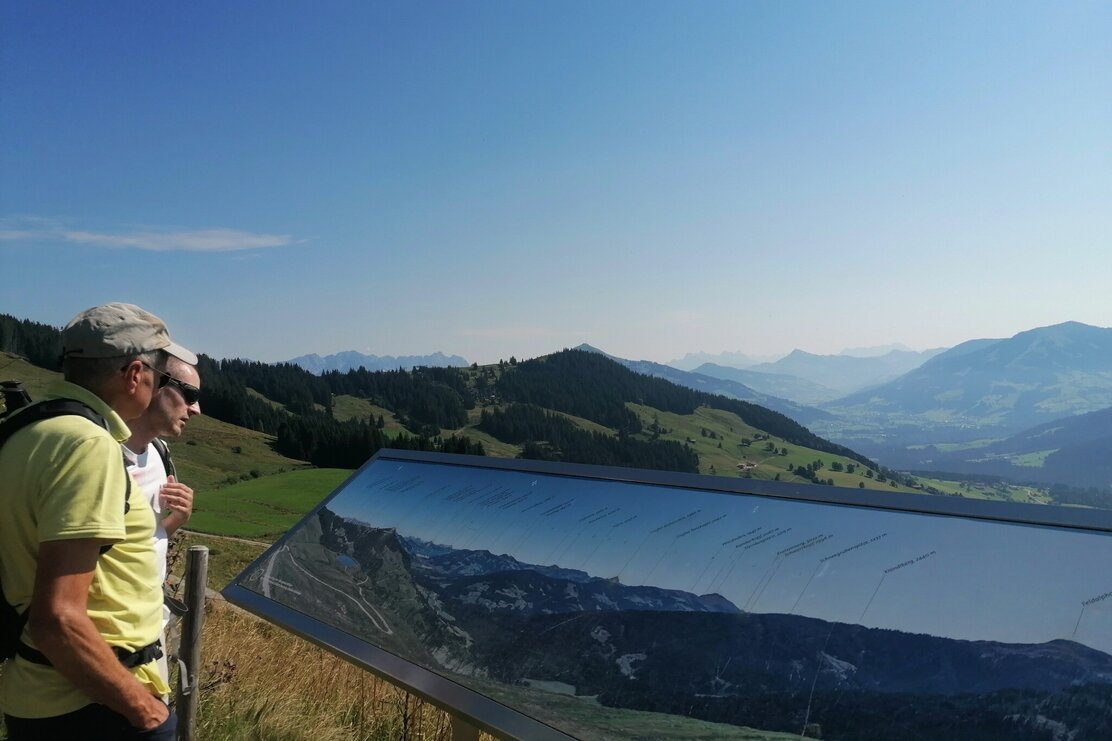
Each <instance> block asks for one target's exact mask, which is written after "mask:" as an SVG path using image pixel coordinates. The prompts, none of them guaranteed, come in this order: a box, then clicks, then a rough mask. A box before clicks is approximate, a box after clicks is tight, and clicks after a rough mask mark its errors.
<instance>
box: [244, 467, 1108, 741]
mask: <svg viewBox="0 0 1112 741" xmlns="http://www.w3.org/2000/svg"><path fill="white" fill-rule="evenodd" d="M380 460H394V461H399V462H402V461H409V462H417V463H434V464H441V465H450V466H458V467H463V468H480V469H488V470H491V469H493V470H504V471H515V472H519V473H537V474H548V475H555V476H561V477H564V478H582V479H591V480H595V481H616V482H626V483H631V484H642V485H649V486H662V487H670V488H684V489H700V490H703V491H711V492H719V493H723V494H743V495H749V496H759V497H769V498H773V499H786V500H795V501H801V502H813V503H816V504H828V505H837V506H845V507H859V508H863V509H871V510H877V509H879V510H887V511H893V512H906V513H908V514H923V515H938V516H946V517H958V518H964V519H976V520H987V521H994V522H1002V523H1011V524H1016V525H1028V526H1036V527H1053V528H1065V529H1071V530H1084V531H1095V532H1102V533H1112V511H1108V510H1092V509H1083V508H1078V507H1049V506H1046V505H1038V504H1023V503H1018V502H1015V503H1012V502H991V501H984V500H974V499H964V498H961V497H946V496H930V495H925V494H908V493H904V492H887V491H881V490H876V489H846V488H840V487H831V486H821V485H817V484H791V483H785V482H779V481H760V480H755V479H740V478H738V479H735V478H725V477H721V476H704V475H699V474H687V473H674V472H668V471H649V470H644V469H632V468H617V467H613V466H589V465H582V464H573V463H553V462H550V461H529V460H519V459H506V458H487V457H480V456H468V455H456V454H450V453H425V452H414V451H406V450H387V449H383V450H380V451H379V452H378V453H376V454H375V455H374V456H373V457H372V458H371V459H370V460H368V461H367V462H366V463H365V464H364V465H363V466H362V467H361V468H360V469H359V470H358V471H355V472H354V473H353V474H352V475H351V476H349V477H348V478H347V479H346V480H345V481H344V483H343V484H341V485H340V486H339V487H337V488H336V490H335V491H333V492H332V494H330V495H329V496H328V497H326V498H325V499H324V500H323V501H322V502H321V503H320V504H319V505H317V506H316V507H314V508H313V509H312V510H311V511H310V512H309V513H307V514H306V515H305V517H303V518H302V519H301V520H300V521H298V523H297V524H296V525H295V526H293V527H292V528H290V530H289V531H288V532H287V534H286V535H283V536H282V537H281V538H280V539H279V540H278V541H276V542H275V543H274V545H272V546H271V547H270V548H269V549H267V551H266V552H265V553H264V554H263V555H262V556H260V557H259V558H258V559H256V561H255V562H253V563H252V565H251V566H249V567H248V568H247V569H245V570H244V572H243V574H246V573H247V572H248V571H250V570H251V568H252V567H253V566H254V564H255V563H258V562H260V561H262V560H263V559H265V558H267V557H269V556H270V554H271V553H272V552H273V551H274V550H275V549H277V548H280V547H282V546H283V545H284V544H285V542H286V540H288V539H289V538H290V537H291V534H292V533H293V532H294V531H296V530H297V529H299V528H300V527H301V526H302V525H304V524H305V522H306V521H307V520H308V519H309V518H311V517H313V516H314V515H315V514H316V512H317V511H318V510H319V509H320V507H321V506H324V505H326V504H327V503H328V502H330V501H331V500H332V499H334V498H335V497H336V496H337V495H339V494H340V492H342V491H343V490H344V489H345V488H346V487H347V485H348V484H349V483H350V482H351V481H352V480H353V479H355V478H356V477H357V476H358V475H359V474H360V473H361V472H362V471H363V470H364V469H365V468H367V467H368V466H370V465H371V464H373V463H375V462H376V461H380ZM243 574H240V576H239V577H236V579H235V580H233V582H232V583H231V584H230V585H229V586H228V587H226V588H225V589H224V592H223V594H224V596H225V597H226V598H227V599H228V601H229V602H231V603H233V604H235V605H238V606H239V607H242V608H244V609H245V610H247V611H249V612H252V613H254V614H256V615H259V616H260V617H263V618H265V619H267V620H269V621H271V622H274V623H277V624H279V625H281V626H283V627H284V628H286V629H287V630H289V631H290V632H292V633H294V634H296V635H298V636H301V637H302V638H305V639H307V640H309V641H311V642H313V643H315V644H317V645H318V646H321V647H322V648H325V649H328V650H329V651H331V652H333V653H335V654H337V655H338V656H340V657H341V658H344V659H346V660H347V661H350V662H352V663H354V664H356V665H358V666H360V667H363V668H366V669H368V670H369V671H371V672H373V673H375V674H377V675H378V676H380V677H382V678H384V679H386V680H388V681H390V682H392V683H394V684H396V685H398V686H400V687H402V688H403V689H405V690H406V691H408V692H410V693H412V694H414V695H417V696H419V697H421V698H423V699H424V700H426V701H428V702H430V703H432V704H433V705H436V706H438V707H440V708H442V709H444V710H446V711H447V712H449V713H451V714H452V715H453V716H455V717H458V718H461V719H463V720H464V721H466V722H467V723H469V724H471V725H473V726H476V727H478V728H480V729H482V730H484V731H486V732H487V733H490V734H492V735H494V736H497V737H500V738H510V739H537V740H538V741H549V740H550V739H551V740H553V741H555V740H557V739H569V738H571V737H570V736H568V735H566V734H564V733H562V732H561V731H558V730H556V729H554V728H552V727H551V726H548V725H546V724H544V723H541V722H540V721H538V720H536V719H534V718H531V717H529V716H527V715H524V714H523V713H520V712H518V711H517V710H514V709H512V708H509V707H507V706H505V705H503V704H501V703H499V702H497V701H495V700H493V699H491V698H489V697H486V696H485V695H482V694H480V693H479V692H476V691H474V690H471V689H469V688H467V687H464V686H463V685H460V684H458V683H456V682H454V681H452V680H450V679H447V678H445V677H443V676H441V675H439V674H437V673H435V672H433V671H430V670H428V669H425V668H424V667H421V666H418V665H417V664H414V663H412V662H410V661H407V660H406V659H403V658H401V657H399V656H397V655H395V654H392V653H390V652H388V651H385V650H383V649H380V648H377V647H376V646H372V645H370V644H369V643H366V642H365V641H362V640H360V639H358V638H356V637H354V636H352V635H350V634H348V633H345V632H343V631H341V630H338V629H336V628H334V627H332V626H330V625H327V624H325V623H322V622H320V621H319V620H316V619H314V618H311V617H309V616H307V615H305V614H303V613H300V612H297V611H296V610H293V609H291V608H289V607H286V606H285V605H282V604H280V603H278V602H275V601H273V600H270V599H267V598H265V597H263V596H262V595H260V594H257V593H256V592H253V591H251V590H249V589H246V588H245V587H242V586H240V584H239V579H240V578H241V577H242V576H243Z"/></svg>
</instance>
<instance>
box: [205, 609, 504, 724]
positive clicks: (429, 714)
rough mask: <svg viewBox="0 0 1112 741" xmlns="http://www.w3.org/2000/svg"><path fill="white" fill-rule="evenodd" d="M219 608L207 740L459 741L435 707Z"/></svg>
mask: <svg viewBox="0 0 1112 741" xmlns="http://www.w3.org/2000/svg"><path fill="white" fill-rule="evenodd" d="M218 605H219V603H210V606H209V609H208V610H207V616H206V619H205V628H204V638H203V640H204V643H203V644H202V645H203V655H204V657H205V658H204V661H203V663H204V665H205V666H204V668H203V669H204V670H203V672H202V675H201V686H202V695H201V704H200V711H199V715H200V717H199V720H198V725H197V731H198V737H199V738H202V739H206V740H208V739H211V740H212V741H217V740H221V741H223V740H228V741H231V739H237V740H238V739H258V740H259V741H264V740H265V741H288V740H293V739H313V740H314V741H318V740H319V741H333V740H335V741H341V740H342V741H350V740H354V739H374V740H376V741H377V740H379V739H381V740H382V741H448V740H449V739H450V738H451V735H452V733H451V724H450V719H449V717H448V715H447V714H445V713H444V712H442V711H441V710H439V709H437V708H436V707H434V706H433V705H430V704H428V703H426V702H423V701H421V700H420V699H418V698H416V697H413V696H412V695H409V694H407V693H406V692H404V691H402V690H400V689H398V688H397V687H395V686H393V685H392V684H390V683H388V682H386V681H383V680H380V679H378V678H376V677H374V676H373V675H371V674H369V673H367V672H365V671H363V670H361V669H359V668H358V667H355V666H353V665H352V664H349V663H347V662H346V661H343V660H341V659H339V658H338V657H336V656H334V655H332V654H330V653H328V652H327V651H324V650H323V649H320V648H317V647H316V646H314V645H313V644H311V643H309V642H307V641H304V640H301V639H299V638H297V637H295V636H293V635H291V634H289V633H287V632H285V631H284V630H282V629H280V628H277V627H275V626H273V625H270V624H268V623H266V622H263V621H261V620H258V619H256V618H254V617H252V616H250V615H247V614H244V613H241V612H239V611H238V610H235V609H233V608H231V607H228V606H218ZM484 738H488V739H489V738H490V737H487V736H484Z"/></svg>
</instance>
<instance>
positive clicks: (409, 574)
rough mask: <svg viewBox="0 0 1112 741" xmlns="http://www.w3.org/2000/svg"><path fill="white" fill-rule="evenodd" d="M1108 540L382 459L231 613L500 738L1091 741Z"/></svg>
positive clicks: (733, 484) (697, 489) (890, 507)
mask: <svg viewBox="0 0 1112 741" xmlns="http://www.w3.org/2000/svg"><path fill="white" fill-rule="evenodd" d="M1110 534H1112V513H1110V512H1106V511H1097V510H1083V509H1078V508H1061V507H1046V506H1038V505H1023V504H1000V503H993V502H983V501H974V500H965V499H961V498H958V497H929V496H921V495H909V494H900V493H896V492H891V493H889V492H878V491H872V490H858V489H839V488H835V487H827V486H815V485H793V484H786V483H780V482H761V481H753V480H748V479H727V478H722V477H708V476H695V475H689V474H676V473H665V472H656V471H642V470H632V469H623V468H610V467H597V466H583V465H570V464H556V463H549V462H536V461H520V460H505V459H492V458H481V457H471V456H458V455H447V454H432V453H414V452H409V451H392V450H391V451H386V450H384V451H380V453H379V454H377V455H376V456H375V457H374V458H372V459H371V460H370V461H368V463H367V464H366V465H365V466H364V467H363V468H361V469H360V470H359V471H357V472H356V473H355V474H353V475H352V476H351V477H350V478H349V479H348V480H347V481H345V482H344V484H343V485H341V486H340V487H339V488H338V489H337V490H336V492H334V493H333V494H332V495H331V496H330V497H328V498H327V499H326V500H325V501H324V502H322V503H321V505H320V506H319V507H317V508H316V509H314V510H313V511H312V512H310V513H309V514H308V515H306V517H305V518H303V519H302V520H301V521H300V522H299V523H298V525H296V526H295V527H294V528H292V529H291V530H290V531H289V532H288V533H287V534H286V535H285V536H283V538H282V539H280V540H279V541H278V542H277V543H275V544H274V546H272V547H271V548H270V549H269V550H268V551H267V552H266V553H265V554H263V556H261V557H260V558H259V559H258V560H257V561H256V562H255V563H254V564H252V565H251V566H250V567H248V568H247V569H246V570H245V571H244V573H243V574H241V575H240V576H239V577H237V579H236V580H235V581H234V582H233V584H232V585H231V586H229V587H228V589H227V590H225V594H226V595H227V597H228V599H229V600H230V601H232V602H233V603H236V604H239V605H241V606H243V607H245V608H246V609H248V610H251V611H252V612H255V613H256V614H259V615H261V616H263V617H265V618H267V619H269V620H272V621H274V622H276V623H278V624H280V625H283V626H285V627H287V628H288V629H290V630H291V631H293V632H295V633H297V634H299V635H302V636H304V637H306V638H309V639H310V640H313V641H314V642H316V643H318V644H320V645H322V646H325V647H326V648H329V649H330V650H332V651H334V652H336V653H337V654H339V655H341V656H343V657H344V658H346V659H348V660H349V661H352V662H354V663H356V664H358V665H360V666H364V667H366V668H368V669H370V670H371V671H373V672H375V673H377V674H379V675H381V676H384V677H386V678H388V679H390V680H391V681H393V682H395V683H397V684H399V685H401V686H402V687H405V688H406V689H408V690H410V691H412V692H414V693H415V694H418V695H420V696H422V697H424V698H426V699H428V700H429V701H431V702H433V703H435V704H437V705H439V706H441V707H444V708H446V709H448V710H450V711H451V712H453V713H455V714H457V715H458V716H459V717H461V718H463V719H465V720H466V721H467V722H468V723H471V724H473V725H474V726H476V727H479V728H482V729H483V730H486V731H488V732H491V733H493V734H495V735H498V736H500V737H504V738H529V739H533V738H538V739H547V738H567V737H569V736H577V737H578V736H582V737H588V738H614V739H625V738H637V737H653V738H676V739H679V738H693V737H700V738H701V737H710V738H713V737H716V735H715V734H726V735H730V734H731V731H730V730H729V729H731V728H735V730H736V726H737V725H745V726H755V727H757V728H762V729H765V730H766V731H769V732H770V733H771V732H773V731H779V732H790V733H794V734H796V735H797V736H798V734H800V733H804V732H805V733H809V734H817V733H822V732H823V729H825V732H826V733H828V734H829V733H833V734H836V735H837V737H840V738H872V737H877V738H880V737H885V734H889V735H890V734H892V733H897V732H898V733H900V734H908V733H910V734H911V735H913V736H914V735H915V734H919V735H923V736H928V737H929V736H931V735H932V734H937V733H939V732H941V729H942V728H944V727H947V726H945V724H946V723H950V722H952V719H950V718H949V714H951V713H953V712H956V711H955V710H954V704H955V703H957V704H958V705H961V707H960V710H961V711H962V712H966V711H967V708H966V707H965V706H964V705H962V703H965V702H967V700H968V702H969V703H971V704H972V706H973V707H974V709H973V710H968V712H969V713H971V714H972V715H971V716H970V717H974V716H976V717H980V716H978V715H977V713H982V714H984V715H985V718H989V717H991V718H992V719H993V720H991V721H989V720H985V719H984V718H981V719H980V720H973V721H969V723H970V724H971V725H969V728H970V729H972V728H974V727H980V726H977V724H978V723H981V724H982V725H984V723H988V724H989V725H990V726H991V724H992V723H996V724H997V726H999V728H998V727H997V726H991V727H992V728H993V729H996V730H997V731H998V732H999V733H1005V734H1007V735H1008V736H1010V737H1012V738H1023V737H1025V736H1024V735H1023V734H1024V733H1027V732H1030V733H1031V734H1034V735H1032V736H1031V737H1032V738H1033V737H1036V736H1037V733H1042V732H1045V730H1046V728H1047V727H1050V726H1046V725H1045V723H1046V722H1048V721H1047V719H1049V721H1050V722H1053V723H1060V724H1062V725H1061V727H1063V728H1067V729H1070V730H1071V731H1072V732H1074V733H1075V736H1074V737H1075V738H1077V739H1081V738H1085V737H1086V733H1089V732H1090V730H1091V729H1092V728H1095V727H1096V726H1095V725H1094V724H1095V723H1097V721H1096V720H1094V718H1097V717H1099V713H1100V712H1109V711H1112V655H1110V653H1112V583H1108V581H1107V578H1108V576H1107V575H1108V573H1109V570H1108V565H1109V564H1112V535H1110ZM1099 565H1103V567H1101V566H1099ZM755 636H762V638H761V639H760V640H757V639H756V638H755ZM932 662H933V663H932ZM935 664H945V665H947V666H950V667H951V669H950V670H947V671H949V673H946V672H945V671H940V670H939V669H938V668H937V666H935ZM954 667H956V668H954ZM762 683H763V684H762ZM766 685H767V686H766ZM761 687H765V689H759V688H761ZM1094 688H1095V689H1094ZM1086 692H1096V694H1097V696H1098V697H1097V700H1096V701H1093V700H1092V698H1089V697H1088V696H1086V697H1084V698H1080V699H1077V698H1074V697H1073V695H1074V694H1084V693H1086ZM1009 693H1011V694H1009ZM1013 695H1014V697H1013ZM1005 696H1006V697H1007V699H1006V700H1005V699H1002V698H1004V697H1005ZM1067 696H1068V698H1069V700H1070V701H1067V700H1066V699H1063V698H1066V697H1067ZM954 697H960V698H966V700H961V702H958V701H957V700H954V699H953V698H954ZM968 698H973V699H972V700H969V699H968ZM1073 700H1076V702H1075V701H1073ZM901 703H903V704H901ZM1086 703H1089V705H1086ZM1102 703H1104V704H1103V705H1102ZM1059 706H1060V707H1059ZM913 707H914V708H917V710H916V712H915V713H912V714H913V715H915V714H917V717H915V718H914V719H913V720H912V721H907V722H910V723H912V725H911V726H901V727H899V728H897V727H896V726H893V727H891V728H887V727H884V726H883V725H881V726H877V725H876V721H875V720H874V721H872V730H863V729H864V728H868V727H869V725H868V723H866V722H865V720H864V719H866V718H874V717H875V714H876V713H877V712H881V711H883V712H885V713H888V714H890V715H892V716H893V717H900V716H901V713H904V714H907V713H908V712H909V710H910V708H913ZM1085 707H1088V708H1089V710H1084V708H1085ZM976 708H980V710H978V709H976ZM1002 708H1007V709H1008V712H1004V710H1002ZM1036 708H1037V709H1039V710H1038V712H1036V710H1035V709H1036ZM1048 708H1049V710H1047V709H1048ZM1094 708H1098V709H1094ZM650 711H651V712H650ZM1046 712H1049V713H1050V714H1049V715H1046V714H1045V713H1046ZM1087 712H1091V713H1094V714H1095V715H1093V716H1092V717H1090V716H1088V715H1085V713H1087ZM931 713H934V714H935V716H937V717H934V716H932V715H931ZM1025 713H1027V715H1025ZM1040 713H1041V714H1042V715H1040ZM1055 713H1058V714H1059V715H1062V714H1066V715H1065V716H1063V717H1056V716H1055ZM1069 713H1074V714H1075V715H1076V717H1074V716H1070V715H1069ZM944 715H945V716H946V717H943V716H944ZM1028 715H1029V716H1030V717H1028ZM1036 716H1038V717H1036ZM963 717H964V716H963ZM1004 717H1007V718H1011V720H1001V718H1004ZM1039 717H1041V718H1043V720H1039V719H1038V718H1039ZM894 722H895V721H894ZM900 722H904V721H900ZM932 723H934V725H932ZM1040 723H1043V724H1044V725H1042V726H1040V725H1039V724H1040ZM915 724H918V725H915ZM1000 724H1003V725H1000ZM1071 724H1072V725H1071ZM1053 727H1055V728H1057V727H1058V726H1053ZM870 734H874V735H870ZM770 737H772V736H770Z"/></svg>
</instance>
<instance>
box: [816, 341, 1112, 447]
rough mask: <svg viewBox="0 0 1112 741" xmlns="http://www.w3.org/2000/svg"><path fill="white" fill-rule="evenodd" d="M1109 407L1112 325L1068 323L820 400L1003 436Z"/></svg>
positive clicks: (885, 422)
mask: <svg viewBox="0 0 1112 741" xmlns="http://www.w3.org/2000/svg"><path fill="white" fill-rule="evenodd" d="M1109 406H1112V329H1106V328H1101V327H1092V326H1089V325H1086V324H1081V323H1078V322H1066V323H1064V324H1057V325H1054V326H1051V327H1041V328H1038V329H1032V330H1028V331H1026V332H1020V333H1019V334H1017V335H1015V336H1014V337H1012V338H1010V339H1005V340H973V341H971V342H966V343H963V344H961V345H958V346H957V347H955V348H952V349H951V350H948V351H946V352H944V353H942V354H941V355H938V356H936V357H934V358H931V359H930V360H929V361H927V362H926V363H923V365H921V366H920V367H919V368H916V369H915V370H913V371H911V372H909V373H907V374H905V375H903V376H901V377H900V378H898V379H896V380H894V381H891V382H889V383H886V384H883V385H881V386H878V387H875V388H871V389H868V390H865V391H859V392H857V393H854V394H851V395H849V396H846V397H844V398H842V399H838V400H837V401H834V402H831V403H829V404H826V405H824V407H825V408H827V409H830V410H832V411H835V412H836V413H839V414H840V415H843V416H845V417H847V418H849V419H856V420H859V421H863V420H869V421H870V422H871V423H873V424H879V425H881V426H884V427H887V428H888V429H893V428H895V427H898V426H901V425H902V426H906V427H911V428H917V429H931V428H934V429H938V428H947V429H963V430H965V431H966V432H967V433H968V436H976V435H980V436H981V437H985V436H990V435H991V436H1003V435H1010V434H1014V433H1017V432H1020V431H1022V430H1024V429H1026V428H1030V427H1034V426H1035V425H1039V424H1043V423H1046V422H1050V421H1053V420H1056V419H1061V418H1063V417H1067V416H1071V415H1075V414H1083V413H1085V412H1091V411H1096V410H1098V409H1102V408H1105V407H1109Z"/></svg>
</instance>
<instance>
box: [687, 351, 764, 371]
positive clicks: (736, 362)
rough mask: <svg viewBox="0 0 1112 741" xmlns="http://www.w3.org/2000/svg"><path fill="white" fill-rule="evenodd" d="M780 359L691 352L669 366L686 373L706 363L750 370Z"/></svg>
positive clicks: (739, 353)
mask: <svg viewBox="0 0 1112 741" xmlns="http://www.w3.org/2000/svg"><path fill="white" fill-rule="evenodd" d="M778 357H780V356H779V355H772V356H770V357H764V356H761V357H758V356H755V355H746V354H745V353H743V352H721V353H714V354H712V353H707V352H689V353H687V354H686V355H684V356H683V357H682V358H677V359H676V360H673V361H671V362H669V363H668V365H670V366H672V367H673V368H678V369H679V370H685V371H690V370H695V369H696V368H698V367H699V366H700V365H703V364H705V363H714V364H716V365H724V366H726V367H729V368H748V367H749V366H751V365H756V364H757V363H767V362H771V361H773V360H776V359H777V358H778Z"/></svg>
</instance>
